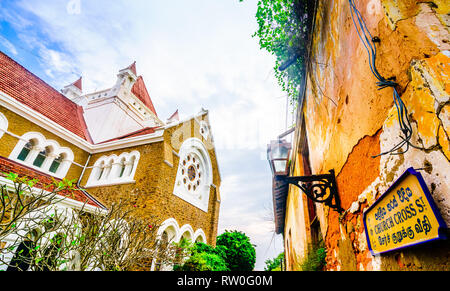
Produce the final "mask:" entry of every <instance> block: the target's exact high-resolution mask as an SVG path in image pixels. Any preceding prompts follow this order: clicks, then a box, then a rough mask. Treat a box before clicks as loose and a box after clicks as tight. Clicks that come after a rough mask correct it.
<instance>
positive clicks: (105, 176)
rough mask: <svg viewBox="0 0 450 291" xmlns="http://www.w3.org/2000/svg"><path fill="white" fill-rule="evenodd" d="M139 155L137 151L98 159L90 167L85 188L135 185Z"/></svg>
mask: <svg viewBox="0 0 450 291" xmlns="http://www.w3.org/2000/svg"><path fill="white" fill-rule="evenodd" d="M140 157H141V154H140V153H139V152H138V151H133V152H130V153H127V152H125V153H121V154H120V155H119V156H117V155H115V154H114V155H110V156H106V155H105V156H102V157H100V158H99V159H98V160H97V161H96V162H95V164H94V166H93V167H92V171H91V174H90V176H89V179H88V181H87V183H86V186H85V187H86V188H91V187H97V186H112V185H120V184H132V183H136V181H135V180H134V176H135V175H136V170H137V166H138V164H139V159H140Z"/></svg>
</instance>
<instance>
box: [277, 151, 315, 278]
mask: <svg viewBox="0 0 450 291" xmlns="http://www.w3.org/2000/svg"><path fill="white" fill-rule="evenodd" d="M302 162H303V161H302V157H301V155H297V159H296V165H295V168H294V173H293V176H302V175H304V173H303V171H302V168H301V167H300V165H301V164H302ZM305 211H306V212H307V211H308V205H307V198H306V195H305V194H303V192H301V191H300V190H299V189H298V188H297V187H294V186H292V185H291V186H290V187H289V194H288V197H287V203H286V218H285V228H284V229H285V231H284V237H285V256H286V258H287V259H286V264H287V266H286V268H287V269H288V270H293V271H300V270H301V268H300V264H301V262H302V260H303V259H304V254H305V250H307V249H308V244H309V243H310V240H311V237H310V236H308V234H309V225H310V221H309V217H308V215H305ZM303 230H306V231H303Z"/></svg>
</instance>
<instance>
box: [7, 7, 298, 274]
mask: <svg viewBox="0 0 450 291" xmlns="http://www.w3.org/2000/svg"><path fill="white" fill-rule="evenodd" d="M256 4H257V1H256V0H247V1H244V2H243V3H239V1H238V0H189V1H186V0H165V1H157V0H154V1H149V0H133V1H129V0H128V1H125V0H116V1H106V0H95V1H92V0H89V1H88V0H26V1H25V0H19V1H17V0H0V11H1V13H0V49H1V50H2V51H3V52H5V53H7V54H8V55H9V56H11V57H12V58H14V59H15V60H17V61H18V62H19V63H20V64H22V65H23V66H25V67H26V68H28V69H29V70H30V71H32V72H33V73H35V74H36V75H38V76H39V77H40V78H42V79H43V80H44V81H46V82H47V83H48V84H50V85H51V86H53V87H54V88H55V89H58V90H59V89H61V88H62V87H63V86H65V85H67V84H69V83H72V82H73V81H75V80H76V79H77V78H78V77H79V76H83V82H84V83H83V86H84V88H83V89H84V91H85V92H90V91H93V90H97V89H98V90H100V89H106V88H110V87H111V86H112V85H113V84H114V83H115V81H116V74H117V72H118V71H119V70H120V69H122V68H124V67H127V66H128V65H130V64H131V63H132V62H133V61H137V71H138V74H140V75H143V77H144V80H145V82H146V85H147V88H148V90H149V93H150V95H151V97H152V100H153V103H154V105H155V107H156V111H157V113H158V115H159V117H160V118H161V119H162V120H166V119H167V118H168V117H169V116H171V115H172V113H173V112H175V110H177V109H179V110H180V114H181V117H182V118H183V117H188V116H190V115H193V114H195V113H197V112H199V111H200V109H201V108H205V109H208V110H209V111H210V120H211V126H212V132H213V135H214V138H215V141H216V151H217V154H218V159H219V166H220V170H221V175H222V186H221V195H222V204H221V213H220V217H219V232H220V233H221V232H223V231H224V230H225V229H227V230H235V229H236V230H240V231H244V232H245V233H246V234H247V235H249V237H250V239H251V241H252V243H254V244H256V245H257V265H256V269H257V270H262V269H263V268H264V261H265V260H266V259H268V258H273V257H275V256H276V255H278V253H279V252H281V251H282V239H281V237H280V236H274V234H273V223H272V222H271V221H270V220H271V219H273V218H272V217H271V213H272V210H271V208H272V197H271V189H272V184H271V173H270V168H269V165H268V162H267V161H266V157H265V151H266V145H267V144H268V143H269V142H270V140H271V139H274V138H275V137H276V136H278V135H279V134H280V133H282V132H283V131H284V130H285V129H286V122H285V118H286V97H285V94H284V93H283V92H282V91H281V89H280V88H279V87H278V85H277V82H276V80H275V78H274V74H273V69H272V68H273V66H274V59H273V57H272V56H270V55H269V54H268V53H267V52H265V51H261V50H260V49H259V46H258V40H257V39H256V38H252V34H253V33H254V32H255V31H256V28H257V24H256V20H255V13H256ZM291 118H292V116H290V115H289V116H288V120H289V122H290V121H291V120H292V119H291Z"/></svg>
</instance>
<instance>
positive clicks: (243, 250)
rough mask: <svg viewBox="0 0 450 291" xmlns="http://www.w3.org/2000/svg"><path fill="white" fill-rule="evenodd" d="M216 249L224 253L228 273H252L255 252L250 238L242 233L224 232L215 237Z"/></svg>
mask: <svg viewBox="0 0 450 291" xmlns="http://www.w3.org/2000/svg"><path fill="white" fill-rule="evenodd" d="M216 244H217V247H216V248H218V249H219V250H221V251H223V252H224V255H223V256H224V259H225V262H226V264H227V267H228V269H230V271H252V270H253V268H254V267H255V262H256V251H255V247H254V245H252V244H251V243H250V238H249V237H248V236H246V235H245V234H244V233H243V232H239V231H232V232H230V231H226V232H225V233H223V234H221V235H219V236H218V237H217V243H216Z"/></svg>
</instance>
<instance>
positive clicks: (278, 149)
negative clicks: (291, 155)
mask: <svg viewBox="0 0 450 291" xmlns="http://www.w3.org/2000/svg"><path fill="white" fill-rule="evenodd" d="M288 152H289V149H288V148H287V147H284V146H282V145H280V144H278V145H276V146H274V147H273V148H272V159H287V158H288Z"/></svg>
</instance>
